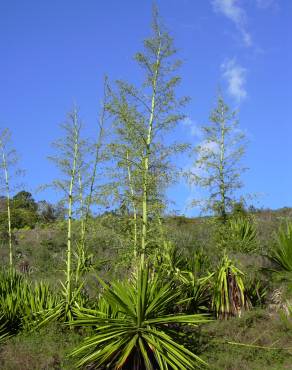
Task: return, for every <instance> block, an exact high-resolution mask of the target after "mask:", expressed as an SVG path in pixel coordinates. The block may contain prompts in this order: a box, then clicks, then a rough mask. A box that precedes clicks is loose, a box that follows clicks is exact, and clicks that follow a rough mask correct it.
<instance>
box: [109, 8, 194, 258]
mask: <svg viewBox="0 0 292 370" xmlns="http://www.w3.org/2000/svg"><path fill="white" fill-rule="evenodd" d="M175 54H176V49H175V48H174V46H173V39H172V38H171V36H170V35H169V33H168V32H167V31H166V30H165V28H164V26H163V25H162V24H161V21H160V19H159V16H158V13H157V9H156V8H154V11H153V20H152V35H151V37H150V38H148V39H146V40H145V41H144V50H143V51H142V52H138V53H137V54H136V56H135V60H136V62H137V63H138V65H139V66H140V67H141V69H142V71H143V73H144V81H143V83H142V85H141V86H139V87H136V86H134V85H132V84H129V83H127V82H124V81H117V83H116V89H113V90H111V91H110V96H111V101H110V103H109V105H108V109H109V111H110V113H111V114H112V116H113V117H114V127H115V132H116V136H117V137H116V140H115V142H114V143H113V144H112V150H113V153H114V158H115V159H116V160H117V164H118V165H117V168H118V169H120V170H121V172H122V179H120V180H119V181H120V184H122V186H121V188H122V189H121V190H122V191H123V195H124V198H125V199H127V201H128V205H129V207H130V210H131V212H132V214H133V218H134V219H133V221H134V243H135V251H134V252H135V254H137V255H138V256H140V257H141V263H142V264H144V261H145V258H146V254H147V249H148V247H149V245H150V244H151V241H150V235H151V220H153V219H159V218H160V217H161V215H162V212H163V210H164V207H165V205H164V202H163V200H164V190H165V188H166V186H167V185H169V184H170V183H171V182H172V181H174V180H175V176H173V174H174V171H173V170H174V166H173V162H171V160H170V158H171V156H173V155H175V154H177V153H178V152H180V151H182V150H184V149H185V145H183V144H177V143H175V142H174V143H170V141H168V140H167V139H166V135H167V134H168V133H169V132H170V131H171V130H172V129H173V128H174V127H175V126H176V125H177V123H178V122H180V121H181V120H182V119H183V118H184V115H183V114H182V113H181V108H182V106H184V105H185V103H186V102H187V101H188V99H187V98H182V99H179V98H177V96H176V88H177V85H178V84H179V82H180V77H179V76H177V75H176V69H177V68H178V67H179V66H180V64H181V63H180V61H178V60H177V59H176V58H175ZM137 215H139V216H140V217H137ZM138 230H139V231H138ZM138 235H139V243H138V241H137V236H138ZM152 235H154V233H153V232H152ZM155 237H156V239H157V233H155ZM138 244H139V247H138Z"/></svg>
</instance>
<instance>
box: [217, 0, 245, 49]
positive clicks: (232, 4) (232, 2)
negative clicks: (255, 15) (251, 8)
mask: <svg viewBox="0 0 292 370" xmlns="http://www.w3.org/2000/svg"><path fill="white" fill-rule="evenodd" d="M212 5H213V8H214V10H215V11H216V12H218V13H222V14H224V15H225V16H226V17H227V18H228V19H230V20H231V21H232V22H233V23H234V24H235V26H236V27H237V29H238V30H239V32H240V33H241V35H242V38H243V42H244V44H245V45H246V46H251V45H252V38H251V35H250V33H249V32H248V30H247V27H246V22H247V16H246V12H245V10H244V9H243V8H242V7H241V6H240V5H239V0H212Z"/></svg>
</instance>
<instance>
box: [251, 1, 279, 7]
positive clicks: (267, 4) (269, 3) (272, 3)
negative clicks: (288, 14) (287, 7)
mask: <svg viewBox="0 0 292 370" xmlns="http://www.w3.org/2000/svg"><path fill="white" fill-rule="evenodd" d="M256 2H257V6H258V7H259V8H260V9H267V8H270V7H274V6H277V5H278V1H277V0H256Z"/></svg>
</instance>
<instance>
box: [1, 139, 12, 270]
mask: <svg viewBox="0 0 292 370" xmlns="http://www.w3.org/2000/svg"><path fill="white" fill-rule="evenodd" d="M1 144H2V143H1ZM1 146H2V160H3V169H4V176H5V188H6V199H7V227H8V244H9V268H10V270H12V269H13V250H12V228H11V209H10V186H9V175H8V166H7V160H6V155H5V151H4V148H3V145H1Z"/></svg>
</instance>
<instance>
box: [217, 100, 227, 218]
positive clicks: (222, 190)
mask: <svg viewBox="0 0 292 370" xmlns="http://www.w3.org/2000/svg"><path fill="white" fill-rule="evenodd" d="M221 116H222V122H221V127H220V129H221V140H220V164H219V182H220V196H221V201H220V203H221V204H220V216H221V217H222V220H223V222H224V223H225V222H226V217H227V215H226V194H225V193H226V192H225V181H224V167H225V166H224V160H225V119H224V112H223V107H222V112H221Z"/></svg>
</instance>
